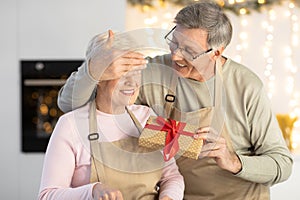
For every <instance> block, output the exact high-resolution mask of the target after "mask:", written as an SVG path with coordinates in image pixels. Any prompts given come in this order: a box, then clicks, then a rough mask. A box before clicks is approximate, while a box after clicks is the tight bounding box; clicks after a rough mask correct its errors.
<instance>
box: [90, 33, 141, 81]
mask: <svg viewBox="0 0 300 200" xmlns="http://www.w3.org/2000/svg"><path fill="white" fill-rule="evenodd" d="M108 35H109V37H108V38H107V39H106V41H104V42H103V44H97V43H96V45H94V46H93V47H92V50H91V51H90V55H89V56H87V57H88V58H89V61H88V68H89V73H90V75H91V76H92V77H93V78H94V79H95V80H99V81H104V80H113V79H117V78H120V77H121V76H123V75H124V74H126V73H127V72H128V71H131V70H137V71H138V70H141V69H144V68H145V67H146V64H147V60H146V59H145V58H144V55H143V54H141V53H138V52H134V51H132V49H133V50H134V45H135V44H130V41H129V39H128V38H126V37H122V36H120V37H118V38H115V36H114V33H113V32H112V31H111V30H109V31H108Z"/></svg>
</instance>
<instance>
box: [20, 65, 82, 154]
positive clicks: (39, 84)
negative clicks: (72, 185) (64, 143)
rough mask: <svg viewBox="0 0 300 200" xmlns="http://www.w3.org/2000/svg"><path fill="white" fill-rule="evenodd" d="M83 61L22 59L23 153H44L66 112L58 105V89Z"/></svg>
mask: <svg viewBox="0 0 300 200" xmlns="http://www.w3.org/2000/svg"><path fill="white" fill-rule="evenodd" d="M82 62H83V61H82V60H22V61H21V62H20V66H21V109H22V115H21V116H22V119H21V124H22V128H21V130H22V134H21V137H22V140H21V145H22V147H21V149H22V151H23V152H45V151H46V148H47V144H48V141H49V138H50V136H51V133H52V131H53V129H54V127H55V124H56V122H57V120H58V118H59V117H60V116H61V115H62V114H63V112H62V111H61V110H60V109H59V108H58V106H57V97H58V92H59V89H60V88H61V87H62V85H63V84H64V83H65V81H66V79H67V78H68V76H69V75H70V74H71V73H72V72H73V71H75V70H77V68H78V67H79V66H80V65H81V64H82Z"/></svg>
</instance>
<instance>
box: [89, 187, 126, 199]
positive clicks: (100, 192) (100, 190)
mask: <svg viewBox="0 0 300 200" xmlns="http://www.w3.org/2000/svg"><path fill="white" fill-rule="evenodd" d="M93 199H94V200H123V196H122V193H121V192H120V191H119V190H116V189H113V188H109V187H108V186H107V185H105V184H101V183H97V184H95V185H94V187H93Z"/></svg>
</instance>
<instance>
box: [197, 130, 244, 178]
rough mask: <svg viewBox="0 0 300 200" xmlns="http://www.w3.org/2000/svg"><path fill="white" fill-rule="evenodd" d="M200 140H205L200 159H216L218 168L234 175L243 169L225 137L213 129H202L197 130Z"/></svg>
mask: <svg viewBox="0 0 300 200" xmlns="http://www.w3.org/2000/svg"><path fill="white" fill-rule="evenodd" d="M196 133H197V135H196V136H195V137H196V138H198V139H202V140H203V147H202V149H201V152H200V155H199V157H200V158H201V157H209V158H214V159H215V161H216V163H217V164H218V166H219V167H220V168H222V169H225V170H227V171H230V172H232V173H234V174H236V173H238V172H239V171H240V170H241V169H242V164H241V161H240V159H239V158H238V156H237V155H236V154H235V153H234V152H231V151H230V150H229V149H228V147H227V143H226V140H225V138H224V137H222V135H221V134H219V133H218V132H217V131H216V130H214V129H213V128H211V127H202V128H199V129H198V130H197V132H196Z"/></svg>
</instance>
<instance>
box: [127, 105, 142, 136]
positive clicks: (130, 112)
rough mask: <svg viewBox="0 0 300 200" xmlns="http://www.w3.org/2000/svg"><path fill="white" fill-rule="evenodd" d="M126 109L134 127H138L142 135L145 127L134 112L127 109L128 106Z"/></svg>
mask: <svg viewBox="0 0 300 200" xmlns="http://www.w3.org/2000/svg"><path fill="white" fill-rule="evenodd" d="M125 108H126V111H127V113H128V114H129V116H130V117H131V119H132V120H133V122H134V125H135V126H136V127H137V129H138V131H139V133H140V134H141V133H142V131H143V126H142V125H141V123H140V122H139V120H138V119H137V118H136V116H135V115H134V114H133V112H132V111H131V110H129V109H128V108H127V106H126V107H125Z"/></svg>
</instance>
